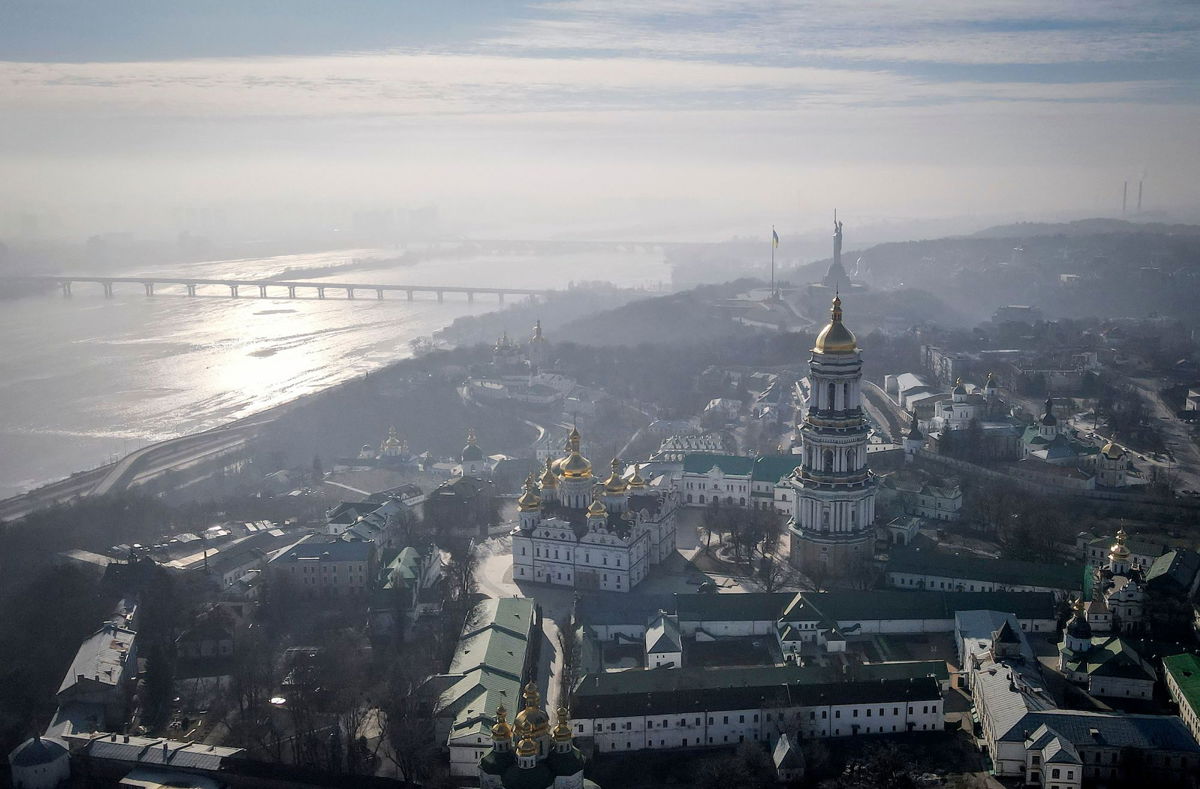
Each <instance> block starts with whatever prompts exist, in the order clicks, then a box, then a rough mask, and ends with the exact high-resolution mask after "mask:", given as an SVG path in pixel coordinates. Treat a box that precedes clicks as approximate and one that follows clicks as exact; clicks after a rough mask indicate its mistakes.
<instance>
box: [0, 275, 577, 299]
mask: <svg viewBox="0 0 1200 789" xmlns="http://www.w3.org/2000/svg"><path fill="white" fill-rule="evenodd" d="M9 284H11V285H25V286H33V287H38V286H42V287H46V288H49V287H57V288H59V289H60V290H61V291H62V294H63V296H70V295H72V289H73V287H74V286H76V285H99V286H100V287H101V288H102V289H103V292H104V295H105V296H106V297H108V298H112V295H113V292H114V290H115V288H116V287H117V286H119V285H126V286H128V285H138V286H140V287H141V288H142V289H143V290H144V291H145V293H146V295H147V296H153V295H155V292H156V289H158V290H161V289H163V288H169V287H175V288H182V289H183V292H184V293H186V294H187V295H188V296H195V295H197V293H198V291H199V290H200V288H210V289H211V288H213V287H216V288H219V289H222V290H221V293H222V294H223V293H224V289H228V291H229V296H230V297H231V298H235V299H236V298H238V297H239V296H240V295H241V292H242V291H243V290H248V291H250V292H251V293H253V292H254V291H255V289H257V292H258V297H259V298H262V299H266V298H272V297H276V298H289V299H295V298H300V297H301V296H300V295H298V294H304V293H306V294H308V296H309V297H310V298H311V297H312V296H316V298H318V299H323V298H325V295H326V293H327V292H332V293H344V294H345V298H346V299H353V298H355V296H356V294H360V293H367V294H374V295H375V298H377V299H383V298H384V294H385V293H403V294H405V296H406V297H407V299H408V300H409V301H413V299H414V298H415V297H416V294H418V293H429V294H433V295H435V296H436V297H437V300H438V301H439V302H442V301H444V300H445V297H446V294H448V293H450V294H455V295H462V296H466V299H467V302H468V303H473V302H474V301H475V297H476V296H477V295H486V296H496V297H497V299H498V301H499V302H500V303H501V304H503V303H504V299H505V297H507V296H517V297H522V296H523V297H527V298H536V297H538V296H548V295H549V294H551V293H553V292H554V291H553V290H544V289H538V288H489V287H480V286H475V285H376V284H371V283H365V282H325V281H321V282H313V281H306V280H284V279H204V278H196V277H93V276H78V277H75V276H38V277H35V276H28V277H0V288H3V287H4V286H5V285H9ZM285 292H286V296H285V295H284V293H285Z"/></svg>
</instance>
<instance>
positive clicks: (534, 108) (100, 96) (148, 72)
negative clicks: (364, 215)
mask: <svg viewBox="0 0 1200 789" xmlns="http://www.w3.org/2000/svg"><path fill="white" fill-rule="evenodd" d="M1173 86H1174V83H1173V82H1172V81H1170V80H1155V81H1140V82H1139V81H1096V82H1090V83H1085V84H1053V83H1045V82H1018V81H1006V82H994V81H987V82H972V81H969V80H961V79H960V80H932V79H928V78H918V77H915V76H908V75H903V74H897V73H895V72H891V71H885V70H880V69H872V70H867V69H838V68H822V67H812V66H761V65H749V64H729V63H714V62H706V61H682V60H656V59H646V58H551V57H504V56H498V55H454V54H447V55H442V54H426V53H381V54H366V55H355V56H324V57H304V58H245V59H210V60H188V61H163V62H151V63H84V64H61V63H49V64H42V63H0V111H3V112H5V113H6V114H10V113H35V114H53V115H58V114H61V115H65V116H73V115H81V114H98V115H104V116H111V115H125V116H129V115H132V116H138V115H144V116H160V117H161V116H167V117H197V116H203V117H206V118H220V117H233V118H237V117H261V116H268V117H269V116H295V117H359V116H371V115H380V116H398V117H412V118H419V117H429V116H438V115H473V116H479V115H500V116H503V115H510V114H521V113H561V112H579V111H587V110H592V111H615V110H627V111H636V110H649V109H655V110H662V109H678V110H706V109H707V110H714V111H715V110H726V109H734V108H737V109H741V110H743V111H760V110H774V109H780V108H793V109H795V108H802V107H823V106H828V107H832V106H859V107H879V106H888V105H897V104H918V103H936V104H952V103H959V102H979V101H1012V100H1035V101H1075V102H1077V101H1145V100H1148V99H1153V98H1154V97H1156V96H1160V95H1165V94H1166V93H1168V92H1169V91H1170V90H1171V89H1172V87H1173Z"/></svg>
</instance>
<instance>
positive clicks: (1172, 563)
mask: <svg viewBox="0 0 1200 789" xmlns="http://www.w3.org/2000/svg"><path fill="white" fill-rule="evenodd" d="M1197 572H1200V554H1197V553H1196V552H1195V551H1188V550H1183V549H1179V550H1174V551H1168V552H1167V553H1164V554H1163V555H1162V556H1160V557H1158V558H1157V559H1155V560H1154V564H1152V565H1150V569H1149V570H1147V571H1146V585H1147V586H1148V587H1149V588H1151V589H1159V590H1161V591H1165V592H1174V593H1177V594H1183V593H1186V592H1187V591H1189V590H1190V589H1191V588H1192V584H1193V583H1194V582H1195V580H1196V573H1197Z"/></svg>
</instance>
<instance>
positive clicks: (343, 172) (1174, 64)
mask: <svg viewBox="0 0 1200 789" xmlns="http://www.w3.org/2000/svg"><path fill="white" fill-rule="evenodd" d="M1198 109H1200V5H1198V4H1196V3H1192V2H1182V1H1181V2H1147V1H1146V0H1133V1H1131V2H1111V3H1110V2H1099V1H1098V0H1056V2H1052V3H1047V2H1045V0H1037V1H1036V2H1006V3H996V2H962V1H961V0H955V1H954V2H950V1H948V0H921V1H920V2H915V1H910V0H902V1H899V2H861V1H859V0H855V1H854V2H846V3H839V2H820V3H816V2H768V1H767V0H710V1H709V2H704V1H703V0H664V1H662V2H654V0H561V1H559V2H499V1H498V0H492V1H490V2H483V1H482V0H481V1H480V2H454V1H453V0H424V1H423V2H401V1H400V0H338V1H337V2H334V1H333V0H330V1H329V2H313V1H312V0H272V1H269V2H268V1H265V0H263V1H258V0H212V1H210V2H204V1H203V0H190V1H189V2H186V3H183V2H163V0H143V1H141V2H128V1H122V0H107V1H106V2H97V0H28V1H27V2H26V1H24V0H16V1H14V0H2V2H0V119H2V121H0V172H3V173H4V177H3V178H2V179H0V216H3V217H7V218H8V219H9V221H10V222H11V218H12V217H14V216H18V215H21V214H25V213H37V214H39V215H40V216H52V217H54V221H55V222H57V223H58V224H57V225H56V226H57V227H61V228H62V229H63V230H64V232H75V231H77V230H87V231H92V230H100V229H108V230H131V231H134V232H147V231H149V230H163V229H171V230H173V229H178V228H179V227H186V226H192V225H194V226H196V229H199V230H205V229H210V228H209V227H207V226H209V225H211V226H214V227H216V226H220V227H224V228H225V229H227V230H229V231H230V232H235V233H242V234H246V233H253V229H254V228H255V226H256V224H260V225H261V227H262V228H263V229H264V232H266V233H271V232H280V231H283V230H288V229H292V228H295V229H302V228H304V227H305V226H306V225H309V224H310V223H312V222H314V221H316V222H325V221H327V222H329V223H330V225H334V224H336V223H337V222H338V221H341V220H340V219H339V218H338V217H345V216H347V215H348V212H349V211H350V210H351V209H355V208H372V207H392V208H409V207H419V206H423V205H428V204H434V205H436V206H437V207H438V209H439V212H440V216H441V218H442V222H443V226H444V228H448V229H450V230H451V231H453V232H460V233H463V234H474V235H482V234H497V235H518V236H519V235H536V236H551V235H559V234H562V235H582V236H599V235H616V236H622V237H639V238H668V237H669V238H681V237H694V238H697V239H718V238H724V237H726V236H728V235H730V234H732V233H737V232H749V231H753V232H757V228H759V227H761V226H762V225H763V224H764V223H767V224H769V223H774V224H777V225H779V226H780V227H781V229H785V230H786V229H791V228H805V227H810V226H813V225H817V224H819V223H825V222H826V221H827V220H826V217H827V215H828V212H829V209H830V208H831V207H832V206H833V205H835V204H836V205H837V206H838V207H839V208H840V209H841V210H842V211H843V212H844V213H845V214H846V215H848V216H854V217H860V218H862V221H866V219H867V218H870V219H871V220H878V219H881V218H891V217H896V218H906V217H935V216H950V215H963V214H972V213H978V214H986V215H995V216H1002V215H1011V214H1017V213H1021V214H1024V215H1026V216H1031V217H1032V216H1034V215H1036V214H1038V213H1040V212H1051V213H1054V214H1056V215H1081V214H1092V215H1095V214H1108V215H1112V214H1115V213H1119V210H1120V199H1121V182H1122V181H1123V180H1124V179H1126V178H1128V179H1130V180H1131V181H1133V182H1136V180H1137V178H1138V177H1139V175H1140V174H1141V172H1142V171H1143V170H1144V171H1145V172H1146V195H1147V199H1146V206H1147V207H1148V208H1151V209H1156V210H1169V211H1175V212H1177V213H1179V214H1181V215H1185V216H1189V215H1190V216H1194V215H1195V212H1196V210H1197V206H1200V200H1197V197H1198V194H1200V187H1198V184H1200V155H1198V154H1200V111H1198ZM1131 191H1134V192H1135V191H1136V183H1134V184H1133V185H1132V187H1131ZM326 216H328V217H329V218H328V219H325V217H326ZM214 217H216V218H215V219H214ZM0 227H3V224H0Z"/></svg>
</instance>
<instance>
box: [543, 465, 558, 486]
mask: <svg viewBox="0 0 1200 789" xmlns="http://www.w3.org/2000/svg"><path fill="white" fill-rule="evenodd" d="M557 487H558V477H556V476H554V461H553V460H551V459H550V458H546V470H545V471H543V472H542V490H552V489H554V488H557Z"/></svg>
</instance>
